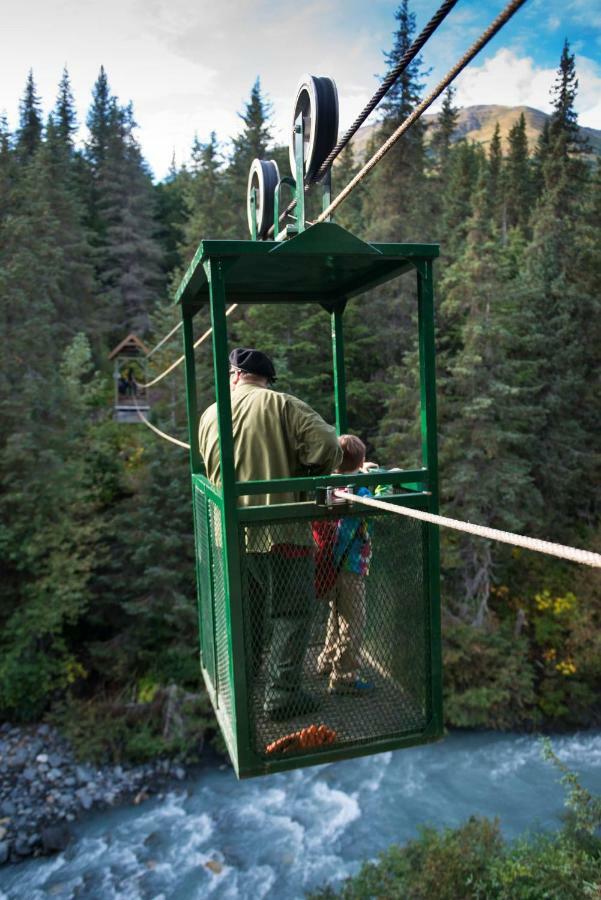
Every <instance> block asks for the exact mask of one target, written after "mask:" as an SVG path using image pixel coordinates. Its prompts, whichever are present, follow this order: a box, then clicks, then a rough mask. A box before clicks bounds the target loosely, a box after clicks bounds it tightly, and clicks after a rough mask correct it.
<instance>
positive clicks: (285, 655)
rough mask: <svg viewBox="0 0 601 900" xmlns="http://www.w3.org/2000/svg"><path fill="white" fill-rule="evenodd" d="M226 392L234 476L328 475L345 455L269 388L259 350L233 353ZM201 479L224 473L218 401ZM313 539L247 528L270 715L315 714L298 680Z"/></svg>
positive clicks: (293, 402)
mask: <svg viewBox="0 0 601 900" xmlns="http://www.w3.org/2000/svg"><path fill="white" fill-rule="evenodd" d="M229 361H230V390H231V405H232V430H233V437H234V466H235V472H236V480H237V481H241V482H245V481H270V480H271V479H274V478H292V477H295V476H303V475H304V476H306V475H324V474H327V473H329V472H331V471H332V469H334V468H336V466H337V465H338V464H339V462H340V460H341V459H342V450H341V449H340V447H339V445H338V440H337V438H336V433H335V430H334V428H332V426H330V425H328V424H327V423H326V422H324V420H323V419H322V418H321V416H320V415H318V413H316V412H315V411H314V410H313V409H311V407H310V406H308V405H307V404H306V403H304V402H303V401H302V400H299V399H298V398H297V397H294V396H292V395H291V394H284V393H281V392H279V391H276V390H273V388H272V385H273V383H274V382H275V380H276V373H275V368H274V365H273V363H272V361H271V360H270V359H269V357H268V356H266V355H265V354H264V353H262V352H261V351H260V350H253V349H250V348H246V347H238V348H237V349H235V350H232V352H231V353H230V356H229ZM198 439H199V447H200V452H201V455H202V457H203V459H204V463H205V466H206V471H207V477H208V478H209V479H210V480H211V481H212V482H213V483H215V484H217V483H218V482H219V480H220V477H221V471H220V462H219V438H218V427H217V408H216V405H215V404H213V405H212V406H210V407H209V408H208V409H207V410H206V411H205V412H204V413H203V415H202V417H201V419H200V424H199V430H198ZM297 501H298V496H297V495H296V494H294V493H289V492H287V493H283V494H265V495H263V494H254V495H250V496H242V497H240V498H239V501H238V502H239V504H240V505H241V506H263V505H268V504H272V503H293V502H297ZM313 552H314V549H313V540H312V537H311V531H310V528H309V525H308V524H306V525H305V524H303V523H302V522H300V523H299V522H294V523H281V524H277V523H273V524H269V525H262V524H258V525H252V526H247V528H246V566H245V573H246V584H245V586H244V588H245V600H246V604H247V609H248V615H249V620H250V625H249V628H248V632H247V633H248V634H249V639H250V644H251V648H252V666H253V675H254V676H256V675H257V674H258V672H259V670H260V667H261V663H262V657H263V650H264V646H265V645H266V647H267V653H266V656H267V659H266V686H265V698H264V711H265V712H266V713H267V715H268V716H269V717H270V718H272V719H274V720H279V719H287V718H291V717H293V716H296V715H304V714H306V713H309V712H312V711H314V710H315V709H317V708H318V706H319V701H318V700H317V698H316V697H314V696H313V695H311V694H309V693H308V692H306V691H304V690H303V689H302V687H301V681H302V672H303V662H304V658H305V653H306V649H307V643H308V640H309V630H310V626H311V621H312V616H313V613H314V608H315V593H314V578H315V562H314V558H313Z"/></svg>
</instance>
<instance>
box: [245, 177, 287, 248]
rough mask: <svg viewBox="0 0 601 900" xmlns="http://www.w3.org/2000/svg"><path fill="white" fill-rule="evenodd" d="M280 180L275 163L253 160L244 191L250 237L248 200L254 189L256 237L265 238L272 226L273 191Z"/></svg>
mask: <svg viewBox="0 0 601 900" xmlns="http://www.w3.org/2000/svg"><path fill="white" fill-rule="evenodd" d="M279 180H280V172H279V169H278V166H277V163H276V162H274V160H272V159H253V161H252V165H251V167H250V172H249V173H248V188H247V191H246V212H247V215H248V228H249V231H250V233H251V235H252V230H253V225H252V209H251V205H250V198H251V197H252V192H253V190H254V189H256V191H257V212H256V214H257V237H258V238H261V239H263V238H265V237H266V236H267V231H268V229H269V228H270V226H271V225H273V201H274V197H275V189H276V187H277V184H278V181H279Z"/></svg>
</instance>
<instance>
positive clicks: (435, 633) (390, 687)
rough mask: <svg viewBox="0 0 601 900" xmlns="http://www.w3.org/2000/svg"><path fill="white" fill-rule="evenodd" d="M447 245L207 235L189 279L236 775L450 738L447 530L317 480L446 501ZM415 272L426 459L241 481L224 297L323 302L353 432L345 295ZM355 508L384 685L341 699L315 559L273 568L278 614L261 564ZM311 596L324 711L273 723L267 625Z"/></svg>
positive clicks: (217, 650) (208, 620) (203, 556)
mask: <svg viewBox="0 0 601 900" xmlns="http://www.w3.org/2000/svg"><path fill="white" fill-rule="evenodd" d="M438 252H439V251H438V246H437V245H434V244H378V243H366V242H364V241H362V240H360V239H359V238H357V237H355V236H354V235H352V234H351V233H349V232H348V231H346V230H344V229H343V228H341V227H340V226H338V225H336V224H333V223H329V222H324V223H320V224H317V225H314V226H311V227H309V228H307V229H306V230H305V231H302V232H301V233H300V234H298V235H297V236H295V237H293V238H291V239H290V240H288V241H286V242H277V241H269V240H266V241H260V242H257V241H238V240H228V241H221V240H204V241H202V243H201V244H200V247H199V249H198V251H197V253H196V255H195V257H194V259H193V261H192V263H191V265H190V267H189V268H188V271H187V272H186V274H185V276H184V278H183V280H182V283H181V285H180V287H179V290H178V293H177V302H178V303H179V304H181V309H182V316H183V335H184V351H185V363H186V392H187V411H188V425H189V435H190V448H191V449H190V461H191V470H192V493H193V509H194V527H195V544H196V566H197V583H198V601H199V625H200V659H201V668H202V673H203V676H204V681H205V684H206V687H207V690H208V692H209V695H210V697H211V700H212V703H213V706H214V708H215V712H216V715H217V719H218V722H219V725H220V727H221V729H222V731H223V735H224V738H225V741H226V744H227V747H228V750H229V754H230V757H231V761H232V763H233V766H234V769H235V771H236V773H237V775H238V777H249V776H254V775H260V774H267V773H270V772H276V771H281V770H285V769H292V768H296V767H299V766H308V765H313V764H318V763H324V762H329V761H333V760H339V759H345V758H348V757H352V756H360V755H365V754H371V753H377V752H381V751H386V750H393V749H397V748H401V747H407V746H410V745H413V744H421V743H426V742H430V741H433V740H436V739H438V738H439V737H440V736H441V734H442V691H441V639H440V599H439V551H438V533H437V528H436V527H435V526H432V525H428V524H425V523H422V522H418V521H416V520H414V519H408V518H406V517H403V516H399V515H395V514H394V513H390V512H383V511H381V510H374V509H371V508H370V509H369V510H368V509H367V508H366V507H360V506H359V504H354V505H353V503H352V501H351V502H350V503H349V504H347V505H344V506H336V507H334V508H328V507H326V506H320V505H318V504H317V503H316V502H315V492H316V491H317V489H318V488H324V487H328V486H330V487H332V486H338V487H341V486H347V485H353V486H354V488H355V489H357V488H358V487H360V486H362V485H364V486H367V487H371V488H372V490H373V489H374V486H375V485H378V484H381V485H389V486H392V487H391V490H392V493H390V494H389V495H388V496H387V497H386V500H387V501H390V502H392V503H394V504H398V505H401V506H408V507H413V508H415V509H420V510H426V511H428V512H433V513H436V512H437V511H438V475H437V439H436V397H435V350H434V309H433V307H434V293H433V261H434V258H435V257H437V256H438ZM406 272H416V274H417V307H418V309H417V312H418V329H419V355H420V393H421V434H422V460H421V463H422V465H421V466H420V467H418V468H416V469H414V470H397V471H394V472H393V471H389V472H376V473H370V474H358V475H353V476H348V475H328V476H318V477H315V476H311V475H310V474H307V476H306V477H299V478H294V479H278V480H276V481H253V482H247V483H242V482H237V481H236V476H235V471H234V446H233V435H232V418H231V407H230V389H229V374H228V373H229V362H228V335H227V319H226V314H225V311H226V301H227V302H234V301H235V302H237V303H249V304H252V303H275V304H277V303H317V304H321V306H322V307H323V308H324V310H325V311H326V313H327V314H328V315H329V319H330V322H331V332H332V352H333V374H334V390H335V407H336V427H337V431H338V434H341V433H344V432H346V430H347V412H346V399H345V367H344V341H343V315H344V309H345V306H346V304H347V302H348V301H349V300H350V298H353V297H359V296H360V295H362V294H364V293H365V292H366V291H368V290H369V289H370V288H372V287H374V286H376V285H380V284H383V283H385V282H388V281H390V280H392V279H395V278H397V277H398V276H400V275H402V274H403V273H406ZM355 302H361V301H355ZM206 304H208V305H209V307H210V315H211V324H212V328H213V338H212V340H213V345H212V349H213V368H214V377H215V392H216V399H217V419H218V427H219V444H220V462H221V484H220V485H215V484H212V483H211V482H210V481H208V480H207V478H206V477H205V474H204V469H203V464H202V460H201V457H200V454H199V450H198V435H197V427H198V406H197V387H196V376H195V364H194V348H193V344H194V333H193V320H194V316H195V314H196V313H197V312H198V311H199V310H200V309H201V308H203V307H205V306H206ZM326 313H324V324H325V316H326ZM290 491H292V492H295V495H298V493H299V492H304V493H303V494H301V497H304V498H305V499H302V500H301V499H299V501H298V502H291V503H279V504H278V503H276V504H272V505H269V506H239V505H238V500H239V498H240V497H242V496H245V495H246V496H248V495H252V494H271V495H273V494H278V493H279V494H281V493H284V492H290ZM272 499H273V498H272ZM358 514H360V515H361V517H362V518H365V519H366V520H367V521H368V523H369V529H370V533H371V540H372V548H373V558H372V563H371V569H370V574H369V575H368V576H367V577H366V594H367V596H366V621H365V624H364V629H363V636H362V642H361V650H360V653H361V671H362V673H365V677H366V678H368V679H369V680H370V681H371V682H372V683H373V690H372V691H369V692H367V693H366V694H365V696H340V695H338V694H331V693H330V692H329V691H328V681H327V679H324V678H323V677H322V676H320V674H319V672H318V671H317V655H318V653H319V651H320V649H321V648H322V647H323V642H324V635H325V629H326V619H327V615H328V604H327V603H324V602H323V601H322V600H320V599H317V598H316V597H315V595H314V587H313V580H312V575H311V578H310V582H311V583H306V582H307V578H308V576H307V574H306V573H307V572H310V571H311V570H310V569H307V568H304V569H303V570H302V572H303V573H305V574H300V575H299V576H298V577H299V578H301V580H302V579H304V583H300V584H299V583H295V582H294V575H293V574H291V573H292V572H293V571H294V570H293V569H291V567H290V566H286V567H282V568H281V570H278V568H277V566H276V567H275V569H274V570H273V580H272V582H271V585H270V592H271V593H270V598H271V599H270V602H271V604H272V608H271V610H270V613H268V614H267V619H265V612H264V610H262V609H261V608H260V607H261V604H260V603H259V602H258V600H257V588H256V583H255V582H254V580H253V571H252V566H253V564H254V563H253V560H254V561H256V559H257V554H265V556H266V555H267V554H270V553H271V552H272V551H273V550H274V545H278V544H279V543H280V542H283V541H286V539H287V536H288V535H289V534H290V530H291V529H292V530H294V529H296V531H297V533H298V531H299V530H300V531H303V533H304V534H305V535H306V534H309V535H310V534H311V530H310V525H311V523H312V522H313V521H315V520H319V519H339V518H340V517H341V516H345V515H353V516H357V515H358ZM300 571H301V570H300V569H299V572H300ZM253 585H254V587H253ZM259 593H260V590H259ZM299 597H301V598H303V599H302V602H303V603H305V604H306V603H307V602H308V604H309V610H310V611H309V613H308V615H309V618H310V621H309V622H307V628H308V629H309V631H308V641H307V643H304V644H303V646H301V647H299V648H296V652H298V653H300V654H301V656H302V661H301V663H302V666H303V669H302V675H303V687H306V688H307V689H308V690H309V691H311V692H312V693H313V694H314V695H317V696H318V697H319V699H320V701H321V702H320V707H319V709H318V710H317V711H316V712H312V713H310V714H304V713H303V711H302V710H301V709H299V710H298V714H297V715H292V716H291V717H290V718H289V719H286V720H285V721H272V719H271V718H270V717H269V715H268V714H267V713H266V712H265V707H264V702H265V691H266V687H265V684H266V674H265V667H266V663H265V660H264V659H263V661H261V654H260V652H259V653H257V652H256V651H257V648H256V646H255V644H256V641H257V634H261V633H262V631H261V630H263V633H264V634H265V637H264V640H265V641H269V640H272V641H273V640H277V634H278V627H279V621H280V620H278V618H277V617H278V616H284V617H285V616H286V615H288V614H292V615H295V614H296V613H298V610H294V609H293V610H290V609H289V608H288V609H287V608H286V607H290V606H291V605H293V604H294V603H296V602H301V601H300V600H298V598H299ZM307 598H308V600H307ZM263 599H264V598H263ZM259 620H261V625H260V627H259V628H257V624H258V622H259ZM270 629H271V632H270ZM258 640H263V638H259V639H258ZM305 648H306V650H305ZM280 649H281V648H280ZM288 649H290V648H288ZM292 652H294V650H293V651H292ZM311 725H317V726H319V725H325V726H327V728H328V729H329V730H330V731H329V734H330V737H332V736H333V740H332V741H331V742H330V743H327V744H324V745H322V746H303V745H302V744H303V742H302V741H300V742H299V741H298V740H296V741H295V740H290V741H286V740H282V741H279V739H280V738H286V737H287V736H294V735H298V734H299V733H300V732H301V730H302V729H303V728H308V727H309V726H311ZM278 741H279V743H278Z"/></svg>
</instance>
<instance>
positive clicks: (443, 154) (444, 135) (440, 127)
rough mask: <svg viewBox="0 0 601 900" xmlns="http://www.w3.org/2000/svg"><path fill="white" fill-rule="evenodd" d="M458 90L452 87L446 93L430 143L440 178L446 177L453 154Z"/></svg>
mask: <svg viewBox="0 0 601 900" xmlns="http://www.w3.org/2000/svg"><path fill="white" fill-rule="evenodd" d="M455 94H456V89H455V88H454V87H453V86H452V85H451V86H450V87H448V88H447V89H446V91H445V92H444V96H443V99H442V107H441V109H440V112H439V113H438V116H437V118H436V128H435V130H434V132H433V134H432V140H431V141H430V151H431V153H432V154H433V157H434V160H433V162H434V168H435V170H436V172H437V173H438V175H439V176H441V177H442V176H444V174H445V172H446V170H447V166H448V162H449V154H450V152H451V145H452V143H453V136H454V134H455V131H456V130H457V121H458V118H459V110H458V108H457V107H456V106H455V105H454V103H453V101H454V99H455Z"/></svg>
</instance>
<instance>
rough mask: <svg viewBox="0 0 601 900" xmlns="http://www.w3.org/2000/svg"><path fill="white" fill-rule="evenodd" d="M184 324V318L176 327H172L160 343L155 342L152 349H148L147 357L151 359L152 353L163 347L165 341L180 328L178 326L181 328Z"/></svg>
mask: <svg viewBox="0 0 601 900" xmlns="http://www.w3.org/2000/svg"><path fill="white" fill-rule="evenodd" d="M183 324H184V320H183V319H182V320H181V322H178V323H177V325H176V326H175V328H172V329H171V331H170V332H169V334H166V335H165V337H163V338H161V340H160V341H159V342H158V344H155V345H154V347H153V348H152V350H149V351H148V353H147V354H146V359H149V358H150V357H151V356H152V354H153V353H154V352H155V351H156V350H158V349H159V347H162V346H163V344H164V343H165V341H168V340H169V338H170V337H171V336H172V335H174V334H175V332H176V331H177V330H178V328H181V327H182V325H183Z"/></svg>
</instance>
